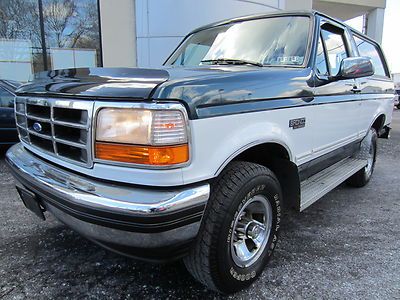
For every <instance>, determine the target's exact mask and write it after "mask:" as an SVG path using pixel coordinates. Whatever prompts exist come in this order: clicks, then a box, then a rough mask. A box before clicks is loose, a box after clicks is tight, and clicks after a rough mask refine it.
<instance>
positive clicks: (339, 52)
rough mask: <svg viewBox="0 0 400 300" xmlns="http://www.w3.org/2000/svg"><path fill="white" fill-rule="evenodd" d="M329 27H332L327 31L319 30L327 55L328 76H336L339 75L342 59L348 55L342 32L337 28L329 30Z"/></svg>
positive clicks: (324, 29) (325, 29)
mask: <svg viewBox="0 0 400 300" xmlns="http://www.w3.org/2000/svg"><path fill="white" fill-rule="evenodd" d="M327 27H328V26H327ZM330 27H333V26H331V25H329V29H328V28H324V27H323V28H321V35H322V39H323V41H324V44H325V48H326V53H327V54H328V63H329V69H330V74H331V75H332V76H336V75H337V74H338V73H339V69H340V63H341V62H342V60H343V59H344V58H346V57H348V55H347V51H346V46H345V39H344V35H343V31H342V30H341V29H339V28H337V29H336V28H335V29H333V28H332V29H331V28H330Z"/></svg>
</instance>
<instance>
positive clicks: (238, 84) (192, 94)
mask: <svg viewBox="0 0 400 300" xmlns="http://www.w3.org/2000/svg"><path fill="white" fill-rule="evenodd" d="M312 78H313V77H312V70H311V69H310V68H289V67H254V66H247V65H211V66H197V67H170V66H165V67H162V68H161V69H141V68H81V69H67V70H58V71H49V72H42V73H38V74H36V75H35V79H34V80H33V81H32V82H30V83H27V84H25V85H23V86H21V87H20V88H19V89H18V90H17V94H18V95H37V96H45V97H76V98H87V99H90V100H96V99H107V100H112V101H121V100H122V101H127V100H129V101H134V100H138V101H143V100H149V101H150V100H152V99H162V100H175V101H176V100H178V101H181V102H182V103H183V104H185V106H186V108H188V111H189V115H190V117H193V118H197V117H199V116H200V117H201V116H202V115H207V116H208V115H209V112H208V111H209V109H205V108H206V107H214V106H221V105H231V104H238V103H247V104H249V105H251V106H254V104H251V103H254V101H259V100H263V101H266V100H274V99H290V98H296V99H302V98H303V97H310V96H312V95H313V92H312V83H313V80H312ZM240 109H242V108H240ZM199 110H202V112H200V111H199Z"/></svg>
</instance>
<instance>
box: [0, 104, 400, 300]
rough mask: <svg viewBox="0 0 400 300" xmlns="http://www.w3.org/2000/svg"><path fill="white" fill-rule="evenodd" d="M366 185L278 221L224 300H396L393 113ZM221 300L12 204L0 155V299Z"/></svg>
mask: <svg viewBox="0 0 400 300" xmlns="http://www.w3.org/2000/svg"><path fill="white" fill-rule="evenodd" d="M392 127H393V131H392V137H391V139H390V140H382V139H380V140H379V149H378V151H379V154H378V160H377V165H376V169H375V173H374V175H373V178H372V180H371V181H370V183H369V184H368V185H367V186H366V187H364V188H360V189H356V188H351V187H348V186H346V185H345V184H343V185H341V186H340V187H338V188H336V189H335V190H334V191H332V192H331V193H329V194H328V195H326V196H325V197H323V198H322V199H321V200H319V201H318V202H317V203H315V204H314V205H312V206H311V207H309V208H308V209H306V210H305V211H304V212H303V213H291V214H290V215H288V216H286V218H285V219H284V220H283V223H282V227H281V228H282V230H281V238H280V242H279V243H278V246H277V248H276V251H275V253H274V255H273V257H272V260H271V262H270V264H269V266H268V267H267V269H266V270H265V271H264V273H263V274H262V276H261V277H260V279H259V280H258V281H256V282H255V283H254V284H253V285H252V286H251V287H250V288H249V289H247V290H245V291H243V292H240V293H238V294H235V295H233V296H230V297H229V298H231V299H277V298H279V299H316V298H318V299H331V298H335V299H348V298H352V299H400V188H399V186H400V111H399V110H396V111H395V112H394V120H393V123H392ZM26 298H29V299H55V298H57V299H59V298H69V299H79V298H88V299H99V298H103V299H104V298H107V299H110V298H113V299H124V298H133V299H138V298H142V299H190V298H196V299H197V298H201V299H209V298H214V299H219V298H223V296H221V295H218V294H216V293H214V292H211V291H208V290H207V289H206V288H205V287H203V286H202V285H200V284H199V283H197V282H196V281H195V280H194V279H192V277H191V276H190V275H189V273H188V272H187V271H186V270H185V268H184V266H183V264H182V263H179V262H175V263H172V264H165V265H154V264H148V263H143V262H137V261H135V260H132V259H129V258H125V257H122V256H119V255H117V254H114V253H111V252H109V251H106V250H103V249H102V248H100V247H98V246H97V245H95V244H93V243H91V242H89V241H87V240H86V239H85V238H83V237H81V236H80V235H78V234H76V233H75V232H73V231H72V230H70V229H68V228H67V227H65V226H64V225H62V224H60V223H59V222H57V221H56V220H55V219H54V218H52V217H51V216H49V215H48V219H47V220H46V221H45V222H43V221H41V220H39V219H38V218H37V217H36V216H35V215H33V214H32V213H31V212H29V211H28V210H27V209H25V207H24V206H23V204H22V202H21V201H20V200H19V198H18V196H17V193H16V191H15V189H14V182H13V178H12V176H11V174H10V173H9V171H8V169H7V166H6V164H5V161H4V150H3V151H2V152H1V154H0V299H26Z"/></svg>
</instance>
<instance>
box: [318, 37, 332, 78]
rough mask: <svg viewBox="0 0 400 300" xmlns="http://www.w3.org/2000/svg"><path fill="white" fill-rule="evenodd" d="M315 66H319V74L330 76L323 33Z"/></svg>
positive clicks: (319, 41) (319, 40)
mask: <svg viewBox="0 0 400 300" xmlns="http://www.w3.org/2000/svg"><path fill="white" fill-rule="evenodd" d="M315 66H316V68H317V72H318V74H319V75H323V76H328V75H329V72H328V65H327V61H326V56H325V49H324V45H323V44H322V38H321V35H320V36H319V39H318V48H317V57H316V60H315Z"/></svg>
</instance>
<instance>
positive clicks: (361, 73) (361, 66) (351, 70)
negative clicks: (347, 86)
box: [335, 56, 375, 80]
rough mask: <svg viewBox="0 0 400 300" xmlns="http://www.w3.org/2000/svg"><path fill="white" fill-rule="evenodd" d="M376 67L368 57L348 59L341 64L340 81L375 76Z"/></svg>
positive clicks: (338, 76)
mask: <svg viewBox="0 0 400 300" xmlns="http://www.w3.org/2000/svg"><path fill="white" fill-rule="evenodd" d="M374 72H375V71H374V66H373V65H372V62H371V59H370V58H368V57H363V56H361V57H347V58H344V59H343V60H342V62H341V64H340V69H339V73H338V75H336V76H335V77H336V78H337V80H338V79H351V78H360V77H367V76H372V75H374Z"/></svg>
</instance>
